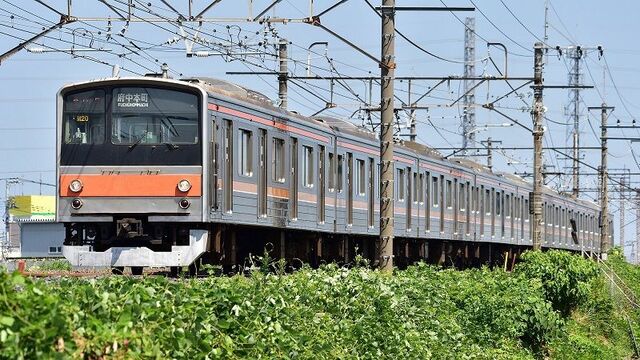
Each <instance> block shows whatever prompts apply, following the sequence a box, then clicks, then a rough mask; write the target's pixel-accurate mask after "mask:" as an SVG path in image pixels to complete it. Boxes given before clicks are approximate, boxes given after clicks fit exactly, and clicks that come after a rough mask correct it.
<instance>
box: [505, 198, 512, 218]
mask: <svg viewBox="0 0 640 360" xmlns="http://www.w3.org/2000/svg"><path fill="white" fill-rule="evenodd" d="M504 215H505V216H506V217H507V219H509V218H511V196H509V194H507V195H506V196H505V205H504Z"/></svg>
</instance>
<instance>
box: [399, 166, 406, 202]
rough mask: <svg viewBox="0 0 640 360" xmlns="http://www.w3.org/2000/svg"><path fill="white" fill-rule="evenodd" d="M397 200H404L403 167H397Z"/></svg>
mask: <svg viewBox="0 0 640 360" xmlns="http://www.w3.org/2000/svg"><path fill="white" fill-rule="evenodd" d="M397 182H398V201H404V191H405V186H406V185H405V180H404V169H398V181H397Z"/></svg>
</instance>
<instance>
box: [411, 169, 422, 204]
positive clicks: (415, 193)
mask: <svg viewBox="0 0 640 360" xmlns="http://www.w3.org/2000/svg"><path fill="white" fill-rule="evenodd" d="M419 187H420V186H419V183H418V173H417V172H415V171H414V172H413V180H412V181H411V185H410V188H411V193H412V195H411V200H412V201H413V203H414V204H417V203H418V202H419V199H418V194H419V192H418V188H419Z"/></svg>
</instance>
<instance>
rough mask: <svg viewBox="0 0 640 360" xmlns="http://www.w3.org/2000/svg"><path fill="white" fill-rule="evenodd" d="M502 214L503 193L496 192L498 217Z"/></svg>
mask: <svg viewBox="0 0 640 360" xmlns="http://www.w3.org/2000/svg"><path fill="white" fill-rule="evenodd" d="M501 213H502V193H501V192H500V191H496V215H500V214H501Z"/></svg>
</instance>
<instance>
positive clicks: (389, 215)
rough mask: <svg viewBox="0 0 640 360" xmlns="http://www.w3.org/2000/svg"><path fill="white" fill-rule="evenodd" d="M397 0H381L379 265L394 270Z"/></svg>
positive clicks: (384, 268) (383, 268)
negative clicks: (394, 85) (394, 86)
mask: <svg viewBox="0 0 640 360" xmlns="http://www.w3.org/2000/svg"><path fill="white" fill-rule="evenodd" d="M395 5H396V2H395V0H383V1H382V8H381V10H382V59H381V61H380V85H381V98H380V109H381V115H380V117H381V124H380V172H381V173H380V244H379V246H378V249H379V251H380V255H379V259H378V261H379V267H380V269H382V270H385V271H392V270H393V228H394V224H393V216H394V208H393V207H394V198H393V194H394V184H393V173H394V164H393V123H394V92H393V90H394V89H393V82H394V76H395V68H396V63H395Z"/></svg>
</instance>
